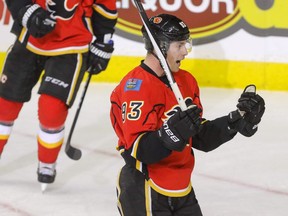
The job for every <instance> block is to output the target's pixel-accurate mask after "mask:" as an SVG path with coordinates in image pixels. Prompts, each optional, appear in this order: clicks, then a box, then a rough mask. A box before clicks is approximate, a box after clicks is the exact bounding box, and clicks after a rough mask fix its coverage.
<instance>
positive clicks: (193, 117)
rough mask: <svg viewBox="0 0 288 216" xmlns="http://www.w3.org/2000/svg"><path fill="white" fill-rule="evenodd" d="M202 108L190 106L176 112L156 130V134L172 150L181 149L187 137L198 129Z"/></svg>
mask: <svg viewBox="0 0 288 216" xmlns="http://www.w3.org/2000/svg"><path fill="white" fill-rule="evenodd" d="M201 112H202V110H201V109H200V108H198V107H197V106H192V107H191V106H190V108H188V109H187V110H186V111H179V112H176V113H175V114H174V115H173V116H172V117H170V118H169V119H168V120H167V121H165V122H164V124H163V126H162V127H161V128H160V129H159V130H158V136H159V138H160V139H161V140H162V141H163V145H164V146H165V147H166V148H168V149H170V150H174V151H182V150H183V149H184V147H185V146H186V144H187V143H188V139H189V138H190V137H192V136H194V135H195V134H197V133H198V132H199V130H200V125H201V118H200V113H201Z"/></svg>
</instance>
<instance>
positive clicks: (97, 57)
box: [88, 40, 114, 74]
mask: <svg viewBox="0 0 288 216" xmlns="http://www.w3.org/2000/svg"><path fill="white" fill-rule="evenodd" d="M113 51H114V43H113V41H112V40H110V42H109V43H100V42H97V41H94V42H93V43H92V44H91V45H90V52H89V56H88V71H89V73H91V74H99V73H100V72H101V71H103V70H105V69H106V68H107V65H108V63H109V61H110V58H111V55H112V52H113Z"/></svg>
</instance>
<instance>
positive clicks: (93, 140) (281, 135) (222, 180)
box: [0, 83, 288, 216]
mask: <svg viewBox="0 0 288 216" xmlns="http://www.w3.org/2000/svg"><path fill="white" fill-rule="evenodd" d="M115 85H116V84H104V83H101V84H100V83H91V84H90V86H89V89H88V92H87V95H86V98H85V101H84V104H83V107H82V110H81V113H80V116H79V119H78V122H77V124H76V127H75V130H74V134H73V137H72V145H73V146H75V147H77V148H80V149H81V150H82V153H83V155H82V158H81V159H80V160H79V161H73V160H71V159H69V158H68V157H67V156H66V154H65V152H64V148H62V151H61V153H60V155H59V159H58V163H57V178H56V181H55V183H54V184H52V185H50V186H49V187H48V188H47V190H46V192H45V193H42V192H41V187H40V184H39V183H38V182H37V179H36V178H37V176H36V168H37V145H36V137H35V136H36V131H37V128H38V127H37V126H38V121H37V99H38V95H37V94H36V89H35V92H34V93H33V97H32V99H31V101H30V102H29V103H27V104H25V106H24V108H23V110H22V112H21V114H20V116H19V118H18V121H17V122H16V123H15V125H14V129H13V133H12V135H11V137H10V140H9V143H8V144H7V145H6V148H5V150H4V153H3V155H2V157H1V160H0V215H1V216H64V215H65V216H92V215H95V216H117V215H119V214H118V211H117V208H116V190H115V185H116V180H117V174H118V171H119V169H120V167H121V166H122V165H123V160H122V158H121V157H120V156H119V155H118V153H117V151H116V149H115V147H116V143H117V138H116V136H115V134H114V132H113V130H112V127H111V124H110V119H109V109H110V102H109V96H110V93H111V91H112V89H113V88H114V87H115ZM82 89H83V85H82V86H81V89H80V91H79V94H78V96H77V100H76V102H75V105H74V107H73V108H72V109H71V110H70V114H69V117H68V121H67V124H66V137H67V136H68V132H69V130H70V126H71V124H72V120H73V118H74V115H75V111H76V109H77V107H78V103H79V98H80V96H81V94H82ZM241 92H242V90H241V89H221V88H201V98H202V103H203V106H204V116H205V117H206V118H208V119H214V118H217V117H220V116H222V115H226V114H228V112H229V111H231V110H234V109H235V105H236V103H237V99H238V97H239V95H240V94H241ZM258 92H259V93H260V94H261V95H262V96H263V97H264V98H265V100H266V112H265V114H264V117H263V120H262V122H261V124H260V126H259V131H258V132H257V134H256V135H255V136H253V137H251V138H246V137H243V136H241V135H237V136H236V137H235V139H234V140H232V141H230V142H228V143H226V144H224V145H223V146H221V147H220V148H218V149H216V150H215V151H213V152H210V153H203V152H199V151H195V155H196V167H195V171H194V174H193V176H192V184H193V186H194V189H195V191H196V195H197V198H198V201H199V203H200V206H201V208H202V211H203V214H204V215H205V216H243V215H245V216H276V215H277V216H286V215H288V141H287V140H288V125H287V122H288V115H287V107H288V92H275V91H264V90H258ZM155 94H157V93H156V92H155Z"/></svg>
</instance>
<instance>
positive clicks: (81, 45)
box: [6, 0, 117, 56]
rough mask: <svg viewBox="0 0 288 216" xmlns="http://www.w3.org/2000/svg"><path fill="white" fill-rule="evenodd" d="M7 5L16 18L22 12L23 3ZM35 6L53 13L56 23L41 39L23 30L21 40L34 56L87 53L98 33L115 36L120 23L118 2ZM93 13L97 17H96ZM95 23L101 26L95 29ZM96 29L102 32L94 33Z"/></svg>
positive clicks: (78, 0) (49, 0) (59, 0)
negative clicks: (117, 25)
mask: <svg viewBox="0 0 288 216" xmlns="http://www.w3.org/2000/svg"><path fill="white" fill-rule="evenodd" d="M6 2H7V5H8V7H9V9H10V11H11V13H12V15H13V17H14V18H16V17H17V15H18V10H19V9H18V8H19V6H17V5H16V4H19V2H18V1H15V0H6ZM25 3H26V4H27V1H26V2H25ZM31 3H34V4H38V5H40V6H41V7H43V8H44V9H45V10H48V11H50V12H51V14H52V17H53V18H55V19H56V26H55V29H54V30H53V31H52V32H50V33H48V34H47V35H45V36H44V37H41V38H34V37H33V36H31V35H29V34H28V31H27V29H25V28H23V29H22V31H21V34H20V35H19V40H20V41H21V42H22V43H27V48H28V49H29V50H31V51H32V52H34V53H37V54H41V55H48V56H53V55H59V54H69V53H83V52H87V51H88V46H89V44H90V42H91V40H92V38H93V34H94V35H95V32H96V34H97V31H99V30H100V31H101V32H99V33H103V34H105V33H111V34H113V32H114V25H115V23H116V20H117V10H116V0H32V1H31ZM93 13H95V14H96V15H93V16H92V14H93ZM111 20H112V22H109V21H111ZM16 22H17V20H16ZM93 22H98V24H94V25H93ZM95 26H96V27H98V28H99V29H93V27H95ZM100 28H103V29H105V30H103V31H102V30H101V29H100ZM105 31H106V32H105Z"/></svg>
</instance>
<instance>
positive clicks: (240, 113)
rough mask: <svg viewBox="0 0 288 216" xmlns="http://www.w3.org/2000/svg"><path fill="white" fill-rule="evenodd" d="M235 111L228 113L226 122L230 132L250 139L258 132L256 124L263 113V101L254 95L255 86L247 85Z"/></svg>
mask: <svg viewBox="0 0 288 216" xmlns="http://www.w3.org/2000/svg"><path fill="white" fill-rule="evenodd" d="M237 108H238V109H237V110H236V111H233V112H231V113H229V116H228V122H229V127H230V129H231V130H235V131H238V132H239V133H241V134H242V135H244V136H247V137H250V136H252V135H254V134H255V133H256V131H257V130H258V124H259V122H260V121H261V118H262V116H263V114H264V111H265V102H264V99H263V98H262V97H261V96H260V95H258V94H256V87H255V85H248V86H247V87H246V88H245V89H244V91H243V93H242V94H241V96H240V98H239V100H238V104H237Z"/></svg>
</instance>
